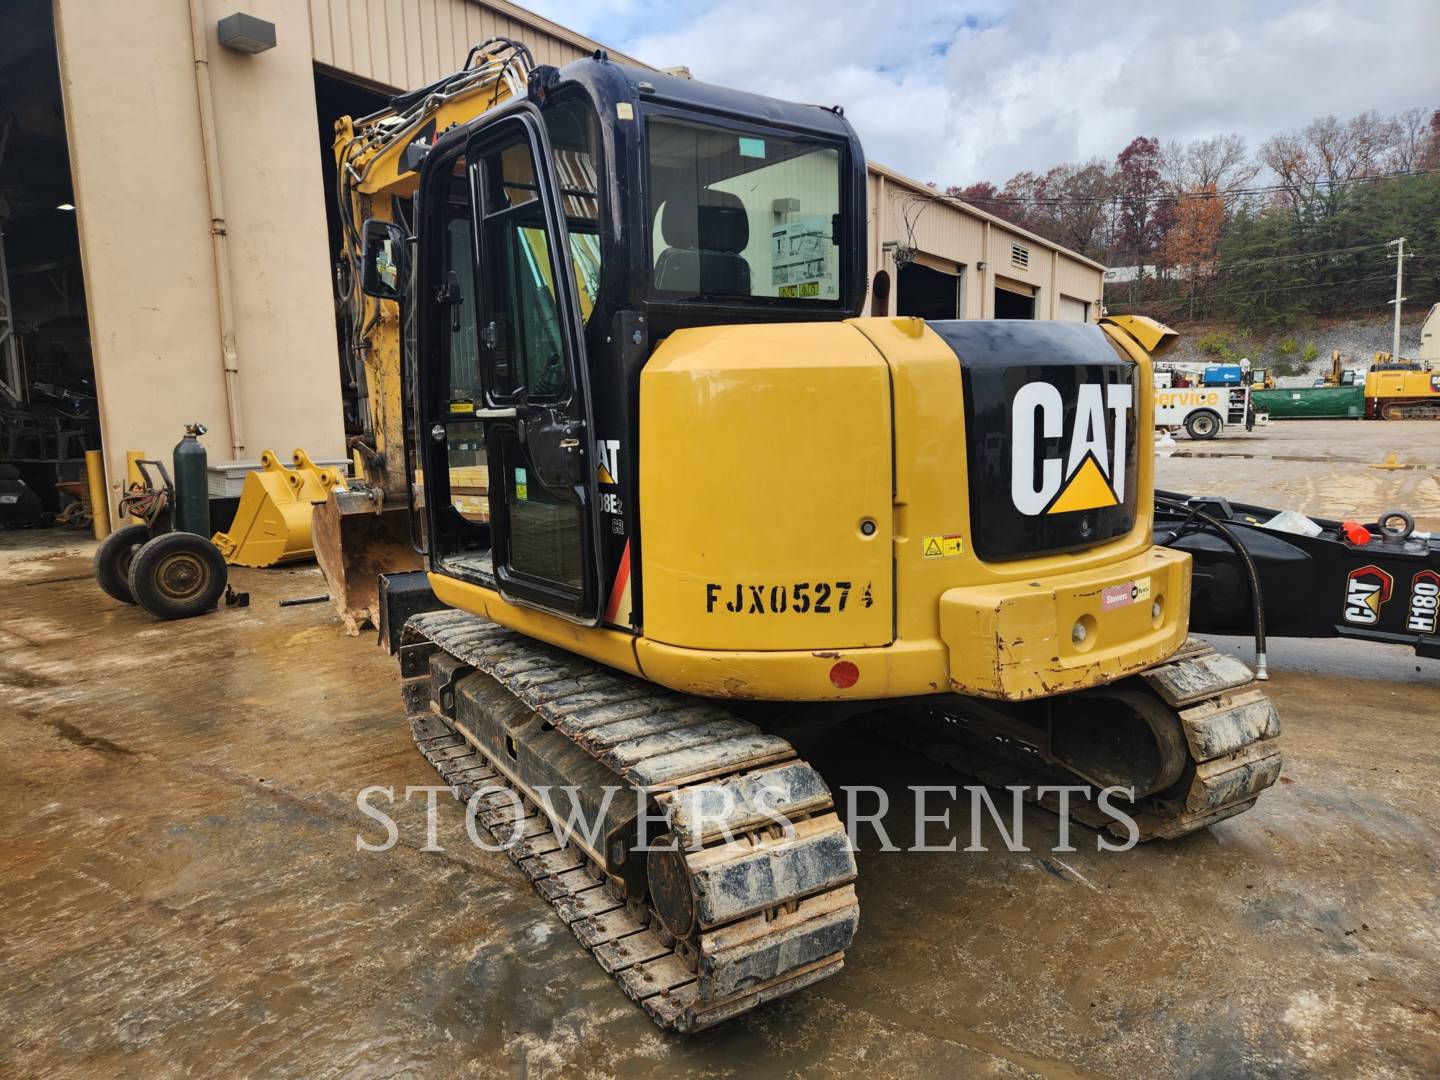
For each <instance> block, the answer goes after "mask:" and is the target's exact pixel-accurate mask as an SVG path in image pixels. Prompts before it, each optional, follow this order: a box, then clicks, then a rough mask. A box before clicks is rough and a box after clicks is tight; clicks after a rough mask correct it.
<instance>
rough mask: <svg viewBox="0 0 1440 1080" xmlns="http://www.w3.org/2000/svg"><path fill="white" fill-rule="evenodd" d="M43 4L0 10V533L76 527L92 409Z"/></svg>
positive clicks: (82, 504) (95, 436)
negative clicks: (54, 524) (54, 523)
mask: <svg viewBox="0 0 1440 1080" xmlns="http://www.w3.org/2000/svg"><path fill="white" fill-rule="evenodd" d="M74 202H75V195H74V192H73V190H72V188H71V183H70V155H69V147H68V143H67V139H66V132H65V112H64V106H63V104H62V102H61V97H60V72H59V66H58V61H57V58H56V49H55V32H54V28H53V26H52V23H51V13H50V4H49V2H48V0H12V2H11V3H8V4H4V5H0V528H5V527H26V526H34V525H42V524H46V523H48V522H49V521H50V520H51V519H52V518H60V519H61V520H62V521H63V522H65V523H67V524H73V525H77V526H79V525H84V524H85V523H86V520H87V515H88V509H87V507H88V503H89V492H88V489H87V487H86V484H85V451H87V450H98V449H100V425H99V404H98V401H97V397H96V389H95V363H94V359H93V357H92V356H91V351H90V324H89V318H88V315H87V310H86V303H85V281H84V277H83V275H82V273H81V268H80V242H79V236H78V232H77V230H76V222H75V205H74Z"/></svg>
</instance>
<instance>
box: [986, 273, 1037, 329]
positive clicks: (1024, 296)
mask: <svg viewBox="0 0 1440 1080" xmlns="http://www.w3.org/2000/svg"><path fill="white" fill-rule="evenodd" d="M995 318H997V319H1033V318H1035V286H1033V285H1026V284H1025V283H1024V282H1020V281H1011V280H1010V279H1009V278H996V279H995Z"/></svg>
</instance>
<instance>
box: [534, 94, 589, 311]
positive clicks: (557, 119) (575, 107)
mask: <svg viewBox="0 0 1440 1080" xmlns="http://www.w3.org/2000/svg"><path fill="white" fill-rule="evenodd" d="M545 133H546V135H547V136H548V138H549V140H550V150H551V152H552V153H553V154H554V158H555V179H556V182H557V183H558V185H559V187H560V205H561V209H562V211H563V212H564V214H565V224H566V227H567V229H568V231H569V233H570V269H571V272H572V273H573V274H574V275H575V284H576V286H577V295H578V296H579V298H580V315H581V317H582V318H583V319H584V320H585V321H586V322H589V321H590V313H591V312H592V311H593V310H594V309H595V300H596V297H597V296H598V295H599V292H600V170H599V160H600V156H599V147H598V139H597V135H596V130H595V111H594V109H593V108H592V107H591V105H590V100H589V98H588V97H586V96H585V95H584V94H583V93H580V92H576V91H572V92H570V93H568V94H566V95H564V96H563V97H560V98H558V99H557V100H555V101H554V102H552V103H550V104H549V105H548V106H547V107H546V109H545Z"/></svg>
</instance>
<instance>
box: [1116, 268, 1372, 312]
mask: <svg viewBox="0 0 1440 1080" xmlns="http://www.w3.org/2000/svg"><path fill="white" fill-rule="evenodd" d="M1393 280H1394V278H1393V276H1392V275H1390V274H1380V275H1377V276H1375V277H1368V278H1351V279H1349V280H1347V281H1321V282H1311V283H1308V284H1305V285H1276V286H1273V287H1265V286H1259V287H1255V288H1244V289H1226V290H1223V291H1221V292H1200V293H1196V294H1195V295H1194V296H1193V297H1191V296H1175V297H1166V298H1163V299H1160V300H1145V301H1140V300H1137V301H1133V303H1134V304H1136V305H1139V304H1142V303H1143V304H1145V305H1147V306H1150V307H1173V306H1175V305H1177V304H1190V303H1195V304H1201V303H1206V302H1209V301H1211V300H1223V299H1225V298H1226V297H1230V296H1244V295H1251V296H1269V295H1271V294H1273V293H1288V292H1295V291H1297V290H1300V289H1343V288H1347V287H1349V286H1353V285H1370V284H1374V283H1375V282H1379V281H1393ZM1114 284H1116V285H1123V284H1128V282H1114ZM1115 302H1116V303H1117V304H1130V303H1132V301H1129V300H1121V299H1117V300H1116V301H1115Z"/></svg>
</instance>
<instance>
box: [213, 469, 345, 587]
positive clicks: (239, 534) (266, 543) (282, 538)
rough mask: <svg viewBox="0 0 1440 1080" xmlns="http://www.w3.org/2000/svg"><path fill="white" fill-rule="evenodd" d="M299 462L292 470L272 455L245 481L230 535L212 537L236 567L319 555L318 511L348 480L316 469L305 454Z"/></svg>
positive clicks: (271, 563) (291, 560) (336, 472)
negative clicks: (314, 533)
mask: <svg viewBox="0 0 1440 1080" xmlns="http://www.w3.org/2000/svg"><path fill="white" fill-rule="evenodd" d="M293 458H294V461H295V467H294V468H290V469H287V468H286V467H285V466H284V465H281V464H280V461H279V459H277V458H276V456H275V454H274V453H273V452H272V451H270V450H266V451H265V452H264V453H263V454H261V455H260V468H258V469H256V470H255V471H254V472H252V473H249V474H248V475H247V476H246V477H245V486H244V488H243V489H242V490H241V492H240V505H239V507H237V508H236V511H235V520H234V522H232V523H231V525H230V531H229V532H220V533H216V534H215V535H214V536H213V537H211V542H212V543H213V544H214V545H215V546H216V547H217V548H219V549H220V553H221V554H222V555H224V556H225V561H226V562H227V563H230V564H231V565H232V566H255V567H264V566H275V565H277V564H279V563H287V562H297V561H299V560H301V559H308V558H310V557H311V556H312V555H313V554H314V553H315V549H314V545H313V543H312V541H311V508H312V505H313V504H314V503H316V502H323V501H324V499H325V496H326V493H327V492H328V491H329V490H330V489H331V488H333V487H335V486H336V485H339V484H343V483H344V482H345V478H344V477H343V476H342V475H341V474H340V471H339V470H338V469H332V468H321V467H320V466H318V465H316V464H315V462H313V461H312V460H311V459H310V455H309V454H307V453H306V452H305V451H304V450H296V451H295V453H294V455H293Z"/></svg>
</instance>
